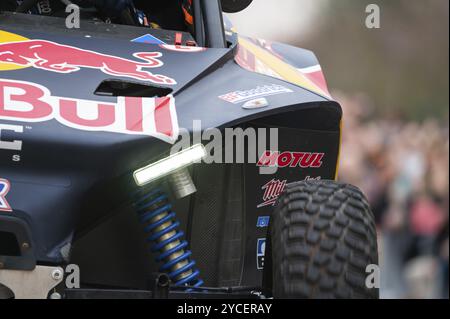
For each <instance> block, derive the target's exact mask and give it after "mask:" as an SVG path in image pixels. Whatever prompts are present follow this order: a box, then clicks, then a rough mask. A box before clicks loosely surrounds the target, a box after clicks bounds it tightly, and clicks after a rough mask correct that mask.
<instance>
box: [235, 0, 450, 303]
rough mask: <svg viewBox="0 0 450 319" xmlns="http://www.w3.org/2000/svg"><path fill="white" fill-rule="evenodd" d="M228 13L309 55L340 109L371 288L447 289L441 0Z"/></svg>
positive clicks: (284, 4)
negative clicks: (376, 278)
mask: <svg viewBox="0 0 450 319" xmlns="http://www.w3.org/2000/svg"><path fill="white" fill-rule="evenodd" d="M372 3H373V4H377V5H378V6H379V7H380V10H381V21H380V22H381V28H380V29H368V28H367V27H366V24H365V21H366V18H367V15H368V14H367V13H366V7H367V5H369V4H372ZM230 18H231V20H232V21H233V22H234V23H235V25H236V27H237V29H238V30H239V31H240V33H242V34H244V35H249V36H253V37H258V38H262V39H267V40H273V41H278V42H285V43H289V44H292V45H295V46H299V47H303V48H307V49H310V50H312V51H314V52H315V53H316V55H317V56H318V58H319V61H320V63H321V65H322V69H323V70H324V73H325V76H326V78H327V80H328V85H329V88H330V91H331V94H332V95H333V97H334V98H335V99H336V100H337V101H338V102H339V103H340V105H341V106H342V109H343V114H344V115H343V118H344V121H343V139H342V150H341V154H342V156H341V160H340V170H339V179H340V180H341V181H344V182H348V183H351V184H354V185H356V186H358V187H360V188H361V189H362V190H363V191H364V193H365V194H366V196H367V198H368V200H369V202H370V205H371V207H372V211H373V213H374V216H375V219H376V223H377V229H378V244H379V256H380V261H379V263H380V267H381V289H380V295H381V297H382V298H448V295H449V293H448V291H449V289H448V283H449V279H448V278H449V276H448V275H449V267H448V266H449V126H448V110H449V94H448V92H449V75H448V74H449V73H448V72H449V63H448V62H449V44H448V43H449V42H448V41H449V39H448V37H449V1H448V0H367V1H365V0H254V3H253V4H252V5H251V6H250V7H249V8H248V10H245V11H244V12H242V13H239V14H235V15H230Z"/></svg>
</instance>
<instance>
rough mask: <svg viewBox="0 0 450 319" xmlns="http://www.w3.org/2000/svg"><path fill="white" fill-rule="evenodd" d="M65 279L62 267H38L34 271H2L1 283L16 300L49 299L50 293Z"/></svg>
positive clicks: (0, 275)
mask: <svg viewBox="0 0 450 319" xmlns="http://www.w3.org/2000/svg"><path fill="white" fill-rule="evenodd" d="M63 279H64V270H63V269H62V268H60V267H45V266H36V268H35V269H34V270H32V271H26V270H9V269H0V283H1V284H2V285H4V286H6V287H8V288H9V289H11V291H12V292H13V293H14V296H15V298H16V299H47V296H48V293H49V292H50V290H52V289H53V288H54V287H56V286H57V285H58V284H60V283H61V282H62V281H63Z"/></svg>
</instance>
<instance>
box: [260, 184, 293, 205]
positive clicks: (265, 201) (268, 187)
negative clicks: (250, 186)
mask: <svg viewBox="0 0 450 319" xmlns="http://www.w3.org/2000/svg"><path fill="white" fill-rule="evenodd" d="M286 183H287V180H283V181H280V180H279V179H272V180H270V181H269V182H267V183H266V184H265V185H263V187H261V189H262V190H263V191H264V193H263V198H262V203H261V204H259V205H258V206H257V207H258V208H261V207H265V206H271V205H272V206H273V205H275V203H276V201H277V199H278V197H279V196H280V194H281V193H282V192H283V191H284V188H285V187H286Z"/></svg>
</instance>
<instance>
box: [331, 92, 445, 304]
mask: <svg viewBox="0 0 450 319" xmlns="http://www.w3.org/2000/svg"><path fill="white" fill-rule="evenodd" d="M334 97H335V98H336V99H337V100H338V101H340V103H341V105H342V107H343V110H344V122H343V146H342V147H343V149H342V151H341V154H342V155H341V164H340V173H339V175H340V179H341V180H343V181H346V182H349V183H352V184H355V185H357V186H359V187H360V188H361V189H362V190H363V191H364V192H365V194H366V195H367V197H368V199H369V202H370V204H371V206H372V210H373V213H374V215H375V219H376V222H377V226H378V230H379V252H380V266H381V287H380V288H381V289H380V295H381V297H382V298H448V289H449V288H448V284H449V279H448V264H449V260H448V258H449V233H448V225H449V224H448V217H449V128H448V118H447V119H438V120H425V121H423V122H421V123H417V122H407V121H402V120H399V119H398V118H395V117H392V118H391V119H374V118H376V117H373V116H372V115H373V113H374V109H372V108H371V107H370V101H368V100H367V99H366V98H365V97H364V96H352V97H348V96H345V95H342V94H339V93H337V94H334Z"/></svg>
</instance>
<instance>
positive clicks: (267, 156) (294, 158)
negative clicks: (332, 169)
mask: <svg viewBox="0 0 450 319" xmlns="http://www.w3.org/2000/svg"><path fill="white" fill-rule="evenodd" d="M324 156H325V154H324V153H310V152H282V153H280V152H278V151H266V152H264V154H263V155H262V156H261V158H260V159H259V161H258V163H257V166H270V167H281V168H283V167H301V168H320V167H322V164H323V163H322V159H323V157H324Z"/></svg>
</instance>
